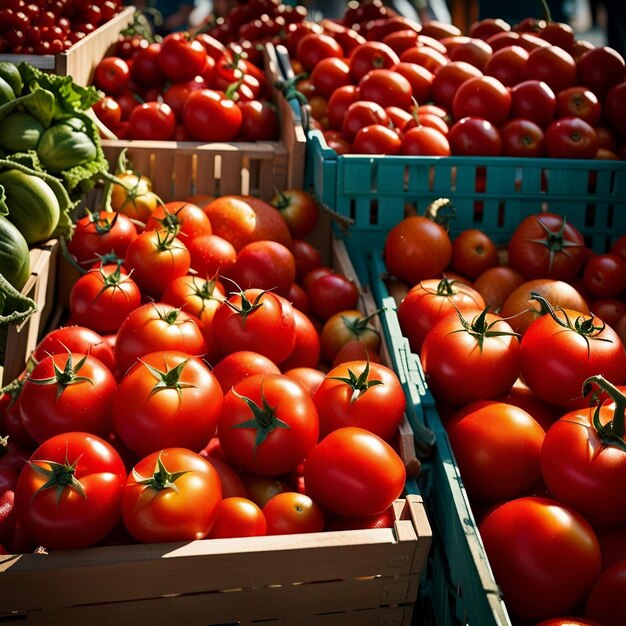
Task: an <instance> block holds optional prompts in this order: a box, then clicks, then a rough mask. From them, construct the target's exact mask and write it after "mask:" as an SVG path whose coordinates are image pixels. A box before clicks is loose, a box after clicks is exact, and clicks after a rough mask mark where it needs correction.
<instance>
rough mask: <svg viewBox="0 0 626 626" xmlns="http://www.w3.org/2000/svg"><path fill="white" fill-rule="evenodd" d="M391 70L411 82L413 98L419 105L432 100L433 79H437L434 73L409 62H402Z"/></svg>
mask: <svg viewBox="0 0 626 626" xmlns="http://www.w3.org/2000/svg"><path fill="white" fill-rule="evenodd" d="M391 69H392V70H393V71H394V72H396V73H398V74H401V75H402V76H404V77H405V78H406V79H407V80H408V81H409V83H410V85H411V92H412V94H413V98H414V99H415V100H416V101H417V102H418V103H421V102H428V101H430V100H431V96H432V88H433V79H434V77H435V75H434V74H433V72H431V71H430V70H429V69H427V68H425V67H422V66H421V65H418V64H417V63H410V62H408V61H400V63H397V64H396V65H394V66H393V67H392V68H391Z"/></svg>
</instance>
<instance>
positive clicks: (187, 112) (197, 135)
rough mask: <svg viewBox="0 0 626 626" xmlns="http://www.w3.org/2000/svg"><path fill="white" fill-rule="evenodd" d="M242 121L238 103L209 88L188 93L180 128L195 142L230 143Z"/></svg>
mask: <svg viewBox="0 0 626 626" xmlns="http://www.w3.org/2000/svg"><path fill="white" fill-rule="evenodd" d="M242 121H243V115H242V113H241V109H240V107H239V106H238V104H237V103H236V102H235V101H234V100H231V99H230V98H227V97H226V96H225V95H224V94H223V93H221V92H219V91H215V90H213V89H199V90H197V91H193V92H191V93H190V94H189V96H188V98H187V101H186V102H185V106H184V107H183V126H184V128H185V131H186V132H187V134H188V135H189V137H191V138H192V139H193V140H195V141H232V140H233V139H235V137H237V134H238V133H239V130H240V128H241V124H242Z"/></svg>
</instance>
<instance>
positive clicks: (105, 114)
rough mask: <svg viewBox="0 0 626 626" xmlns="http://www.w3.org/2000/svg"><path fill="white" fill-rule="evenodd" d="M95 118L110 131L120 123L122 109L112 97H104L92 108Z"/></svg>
mask: <svg viewBox="0 0 626 626" xmlns="http://www.w3.org/2000/svg"><path fill="white" fill-rule="evenodd" d="M92 109H93V112H94V113H95V114H96V116H97V118H98V119H99V120H100V121H101V122H102V123H103V124H104V125H105V126H106V127H107V128H108V129H110V130H115V129H116V128H117V127H118V126H119V124H120V122H121V121H122V107H121V106H120V104H119V102H118V101H117V100H116V99H115V98H114V97H113V96H104V98H101V99H100V100H98V102H96V103H95V104H94V105H93V106H92Z"/></svg>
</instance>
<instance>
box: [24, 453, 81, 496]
mask: <svg viewBox="0 0 626 626" xmlns="http://www.w3.org/2000/svg"><path fill="white" fill-rule="evenodd" d="M79 459H80V457H78V459H76V460H75V461H74V463H71V464H70V462H69V461H68V459H67V456H66V457H65V463H57V462H56V461H40V460H32V461H29V462H28V465H29V467H30V468H31V469H32V470H34V471H35V472H38V473H39V474H42V475H43V476H45V477H46V478H47V479H48V480H47V481H46V482H45V483H44V484H43V485H41V487H39V489H37V490H36V491H35V492H34V493H33V499H34V498H35V496H36V495H37V494H38V493H40V492H41V491H44V490H46V489H51V488H52V487H55V488H56V499H57V504H58V503H59V501H60V500H61V496H62V495H63V492H64V491H65V490H66V489H67V488H70V489H73V490H74V491H76V493H78V494H79V495H80V496H81V497H82V498H85V499H87V494H86V493H85V490H84V489H83V486H82V485H81V483H80V481H79V480H78V479H77V478H76V476H75V475H74V474H75V473H76V466H77V465H78V460H79ZM39 463H46V464H47V465H48V466H49V467H48V468H46V467H42V466H41V465H39Z"/></svg>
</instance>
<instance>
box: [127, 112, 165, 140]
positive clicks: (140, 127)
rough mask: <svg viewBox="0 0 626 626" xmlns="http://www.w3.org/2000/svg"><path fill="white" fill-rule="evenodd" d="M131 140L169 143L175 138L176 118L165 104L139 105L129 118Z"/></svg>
mask: <svg viewBox="0 0 626 626" xmlns="http://www.w3.org/2000/svg"><path fill="white" fill-rule="evenodd" d="M128 122H129V127H128V133H129V136H130V138H131V139H149V140H155V141H169V140H170V139H172V138H173V137H174V131H175V129H176V116H175V115H174V111H172V109H171V107H170V106H169V104H165V102H144V103H143V104H138V105H137V106H136V107H135V108H134V109H133V110H132V111H131V112H130V116H129V118H128Z"/></svg>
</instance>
